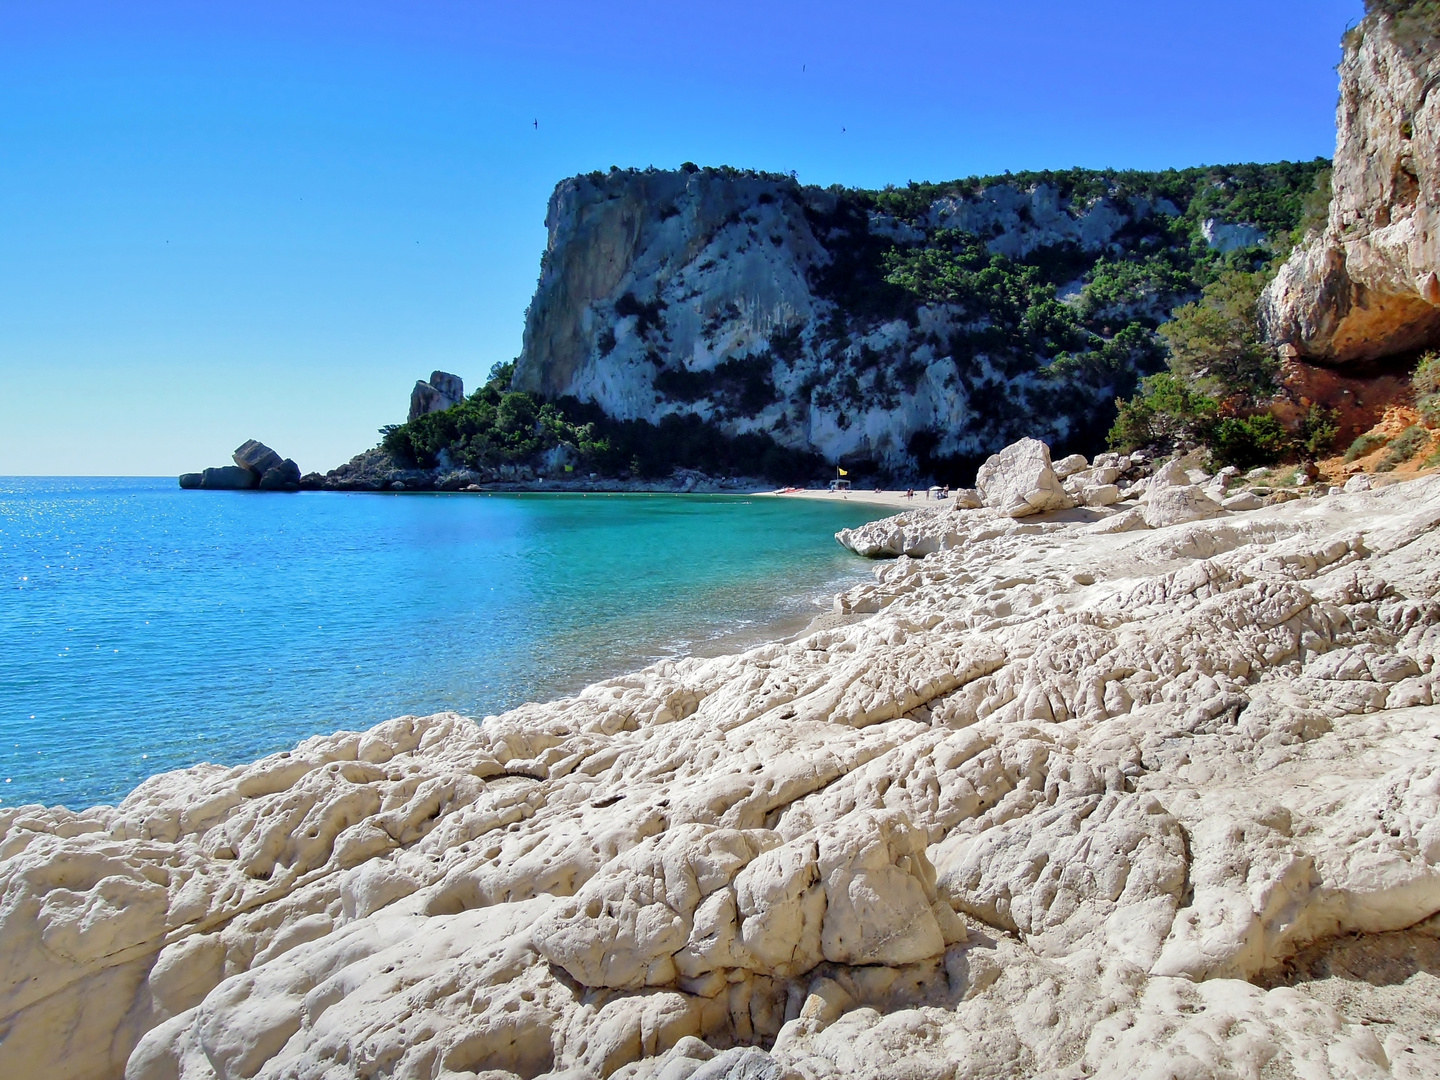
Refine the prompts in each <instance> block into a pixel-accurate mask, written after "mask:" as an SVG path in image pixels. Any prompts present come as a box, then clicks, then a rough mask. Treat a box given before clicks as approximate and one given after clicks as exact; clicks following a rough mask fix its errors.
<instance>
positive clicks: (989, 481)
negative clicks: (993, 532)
mask: <svg viewBox="0 0 1440 1080" xmlns="http://www.w3.org/2000/svg"><path fill="white" fill-rule="evenodd" d="M975 487H976V489H977V490H978V491H979V492H980V497H981V498H982V499H983V500H984V501H985V505H986V506H988V507H991V508H992V509H994V510H996V511H998V512H999V513H1001V514H1004V515H1005V516H1007V517H1012V518H1018V517H1026V516H1028V515H1030V514H1041V513H1045V512H1046V511H1049V510H1068V509H1070V508H1071V507H1072V506H1074V505H1075V503H1074V500H1072V499H1071V498H1070V496H1069V495H1067V494H1066V493H1065V489H1064V488H1063V487H1062V486H1061V484H1060V480H1059V478H1058V477H1057V476H1056V475H1055V471H1054V469H1052V468H1051V467H1050V448H1049V447H1048V446H1046V445H1045V444H1044V443H1043V442H1041V441H1040V440H1039V439H1021V440H1020V441H1019V442H1016V443H1011V444H1010V445H1009V446H1007V447H1005V449H1004V450H1001V451H1000V452H999V453H998V454H992V455H991V456H990V457H989V458H988V459H987V460H986V462H985V464H983V465H981V466H980V471H979V473H977V474H976V477H975Z"/></svg>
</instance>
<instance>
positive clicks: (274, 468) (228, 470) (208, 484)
mask: <svg viewBox="0 0 1440 1080" xmlns="http://www.w3.org/2000/svg"><path fill="white" fill-rule="evenodd" d="M231 456H232V457H233V458H234V459H235V464H234V465H221V466H218V467H216V468H213V469H206V470H205V471H204V472H188V473H181V474H180V486H181V487H182V488H203V489H205V490H207V491H252V490H258V491H299V490H300V466H299V465H296V464H295V462H294V461H292V460H291V459H290V458H281V456H280V455H279V454H277V453H276V452H275V451H274V450H271V449H270V447H268V446H266V445H265V444H264V443H262V442H259V441H257V440H255V439H247V440H245V442H243V443H241V444H240V445H239V447H237V448H236V450H235V453H234V454H232V455H231Z"/></svg>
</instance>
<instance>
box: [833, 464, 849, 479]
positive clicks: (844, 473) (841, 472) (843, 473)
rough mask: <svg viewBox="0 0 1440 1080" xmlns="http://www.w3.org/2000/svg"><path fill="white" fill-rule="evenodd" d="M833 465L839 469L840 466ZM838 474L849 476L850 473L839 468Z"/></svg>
mask: <svg viewBox="0 0 1440 1080" xmlns="http://www.w3.org/2000/svg"><path fill="white" fill-rule="evenodd" d="M835 467H836V468H837V469H840V466H838V465H837V466H835ZM840 475H841V476H849V475H850V474H849V473H848V472H846V471H845V470H844V469H840Z"/></svg>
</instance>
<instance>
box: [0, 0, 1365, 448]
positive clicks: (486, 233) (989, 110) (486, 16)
mask: <svg viewBox="0 0 1440 1080" xmlns="http://www.w3.org/2000/svg"><path fill="white" fill-rule="evenodd" d="M1361 6H1362V5H1361V0H1246V2H1237V0H1206V2H1205V3H1203V4H1195V3H1189V2H1179V0H1109V2H1106V0H1091V2H1086V0H1069V2H1063V3H1062V2H1053V0H1028V2H1025V3H1017V2H1015V0H969V2H963V0H960V2H952V3H938V2H924V3H896V4H887V5H879V4H858V3H850V2H848V0H832V2H829V3H808V2H806V3H783V2H773V0H772V2H770V3H751V2H749V0H742V2H729V3H725V4H715V3H708V4H701V3H692V2H687V0H672V2H670V3H663V4H660V3H655V4H651V3H590V4H579V3H532V4H528V5H520V4H514V3H510V4H491V3H480V2H469V3H461V2H432V0H406V2H401V0H385V2H377V0H350V2H348V3H320V2H315V3H307V2H305V0H287V2H283V3H276V2H271V0H249V2H246V3H231V2H229V0H215V2H205V3H202V2H200V0H190V2H188V3H178V2H176V3H160V2H147V0H130V2H128V3H103V2H80V0H0V474H5V473H20V474H25V473H29V474H46V473H53V474H140V475H159V474H170V473H176V472H180V471H182V470H187V469H191V468H199V467H202V466H205V465H211V464H222V463H224V462H225V461H227V460H228V457H229V452H230V450H232V449H233V448H234V447H235V446H237V445H238V444H239V443H240V442H242V441H243V440H245V439H247V438H251V437H255V438H260V439H262V440H264V441H266V442H269V443H270V444H271V445H273V446H274V447H275V448H276V449H277V450H279V451H281V452H282V453H283V454H286V455H289V456H292V457H294V458H295V459H296V460H297V461H298V462H299V463H300V465H301V467H302V468H304V469H305V470H307V471H308V470H311V469H318V470H321V471H323V470H325V469H328V468H332V467H333V466H335V465H337V464H339V463H340V462H341V461H343V460H345V459H347V458H348V457H350V456H351V455H352V454H354V453H356V452H358V451H360V450H362V449H364V448H365V447H367V446H369V445H372V444H373V442H374V441H375V438H376V435H375V431H376V428H377V427H379V425H381V424H384V423H388V422H394V421H397V420H401V419H404V411H405V408H406V403H407V400H408V394H409V389H410V387H411V385H413V383H414V380H415V379H416V378H420V377H424V376H426V375H428V374H429V372H430V371H431V370H432V369H434V368H443V369H446V370H449V371H453V372H455V373H457V374H459V375H461V376H462V377H463V378H464V379H465V381H466V385H467V387H471V388H473V387H474V386H476V385H478V383H479V382H480V381H482V380H483V378H484V375H485V373H486V372H487V371H488V370H489V369H490V367H491V365H493V364H494V363H496V362H498V361H503V360H508V359H510V358H512V357H513V356H514V355H515V354H516V353H517V352H518V351H519V348H520V337H521V329H522V320H523V313H524V310H525V305H526V304H527V303H528V301H529V299H530V295H531V292H532V290H533V288H534V284H535V278H536V275H537V273H538V268H539V259H540V252H541V250H542V249H543V247H544V244H545V229H544V217H545V202H546V199H547V198H548V196H549V194H550V190H551V188H552V187H553V186H554V184H555V183H556V181H558V180H560V179H561V178H563V177H565V176H568V175H571V174H573V173H576V172H584V171H589V170H591V169H596V168H607V167H609V166H610V165H612V164H613V165H620V166H632V165H635V166H645V165H655V166H657V167H669V168H673V167H675V166H677V165H679V164H680V163H681V162H683V161H687V160H689V161H695V162H698V163H701V164H712V165H718V164H730V165H736V166H748V167H753V168H760V169H770V170H776V171H789V170H791V169H794V170H796V171H797V172H798V173H799V176H800V179H801V180H802V181H804V182H808V183H818V184H832V183H842V184H849V185H865V186H883V185H884V184H886V183H897V184H903V183H904V182H906V181H907V180H912V179H914V180H922V179H929V180H942V179H950V178H954V177H958V176H965V175H971V174H975V173H991V172H1003V171H1005V170H1006V169H1026V168H1063V167H1068V166H1071V165H1084V166H1092V167H1102V166H1115V167H1133V168H1164V167H1167V166H1185V165H1195V164H1207V163H1222V162H1233V161H1254V160H1264V161H1270V160H1277V159H1281V158H1290V159H1302V158H1311V157H1314V156H1316V155H1317V154H1323V155H1329V154H1330V152H1331V151H1332V149H1333V146H1334V109H1335V100H1336V76H1335V71H1334V67H1335V64H1336V63H1337V62H1338V61H1339V58H1340V50H1339V38H1340V35H1341V33H1342V32H1343V31H1344V29H1345V28H1346V26H1347V25H1349V24H1350V23H1352V22H1354V21H1356V20H1357V19H1358V18H1359V17H1360V15H1361ZM537 119H538V120H539V125H540V126H539V129H538V130H536V128H535V127H534V126H533V121H535V120H537ZM842 128H843V129H844V131H843V132H842V130H841V129H842Z"/></svg>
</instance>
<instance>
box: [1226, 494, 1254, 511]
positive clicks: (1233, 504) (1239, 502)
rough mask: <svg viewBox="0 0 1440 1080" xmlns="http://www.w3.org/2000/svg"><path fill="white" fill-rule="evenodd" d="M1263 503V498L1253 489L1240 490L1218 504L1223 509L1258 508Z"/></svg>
mask: <svg viewBox="0 0 1440 1080" xmlns="http://www.w3.org/2000/svg"><path fill="white" fill-rule="evenodd" d="M1264 505H1265V500H1264V499H1262V498H1261V497H1260V496H1259V495H1256V494H1255V493H1254V492H1253V491H1242V492H1240V493H1239V494H1238V495H1231V496H1230V497H1229V498H1228V499H1226V500H1225V501H1224V502H1222V503H1221V504H1220V506H1221V507H1222V508H1223V509H1225V510H1259V509H1260V507H1262V506H1264Z"/></svg>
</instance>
